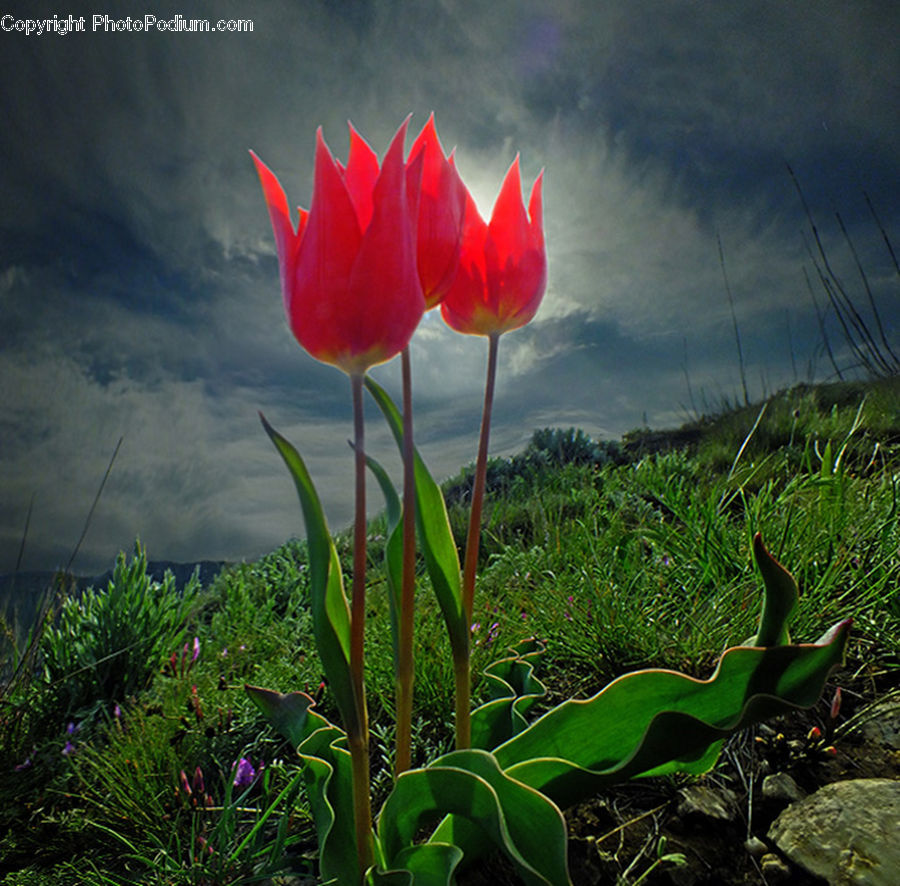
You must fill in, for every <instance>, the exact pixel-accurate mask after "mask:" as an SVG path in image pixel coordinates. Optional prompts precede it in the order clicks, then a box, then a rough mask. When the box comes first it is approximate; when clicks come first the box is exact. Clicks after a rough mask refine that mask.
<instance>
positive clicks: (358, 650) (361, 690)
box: [347, 373, 374, 881]
mask: <svg viewBox="0 0 900 886" xmlns="http://www.w3.org/2000/svg"><path fill="white" fill-rule="evenodd" d="M350 387H351V391H352V394H353V446H354V453H355V455H356V514H355V521H354V527H353V598H352V601H351V608H350V679H351V680H352V682H353V695H354V699H355V701H356V720H357V724H358V730H359V731H358V733H354V734H348V735H347V744H348V745H349V748H350V757H351V762H352V768H353V814H354V825H355V829H356V853H357V859H358V860H359V869H360V881H362V877H363V875H364V873H365V871H366V870H368V869H369V868H370V867H371V866H372V863H373V858H374V849H373V845H372V805H371V799H370V797H369V717H368V712H367V710H366V685H365V674H364V667H363V666H364V640H365V632H366V454H365V433H364V422H363V374H361V373H360V374H356V375H351V376H350Z"/></svg>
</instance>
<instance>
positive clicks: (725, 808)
mask: <svg viewBox="0 0 900 886" xmlns="http://www.w3.org/2000/svg"><path fill="white" fill-rule="evenodd" d="M678 795H679V798H680V799H679V801H678V815H679V816H681V817H682V818H687V817H689V816H701V817H704V818H715V819H718V820H719V821H734V819H735V818H737V814H738V801H737V796H736V795H735V793H734V791H730V790H729V789H728V788H710V787H707V786H706V785H702V784H695V785H691V786H690V787H688V788H684V789H682V790H680V791H679V792H678Z"/></svg>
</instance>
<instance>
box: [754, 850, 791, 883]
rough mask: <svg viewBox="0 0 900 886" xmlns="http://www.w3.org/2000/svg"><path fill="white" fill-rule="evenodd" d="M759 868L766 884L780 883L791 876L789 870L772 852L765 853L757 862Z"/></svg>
mask: <svg viewBox="0 0 900 886" xmlns="http://www.w3.org/2000/svg"><path fill="white" fill-rule="evenodd" d="M759 867H760V870H761V871H762V872H763V876H764V877H765V878H766V882H767V883H781V882H783V881H785V880H787V878H788V877H790V875H791V869H790V868H789V867H788V866H787V865H786V864H785V863H784V862H783V861H782V860H781V859H780V858H779V857H778V856H777V855H776V854H775V853H774V852H767V853H766V854H765V855H764V856H763V857H762V858H761V859H760V860H759Z"/></svg>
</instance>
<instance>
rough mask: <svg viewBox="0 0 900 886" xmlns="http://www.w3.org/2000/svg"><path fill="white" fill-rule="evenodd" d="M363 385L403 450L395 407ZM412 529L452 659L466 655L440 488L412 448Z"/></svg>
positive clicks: (465, 629)
mask: <svg viewBox="0 0 900 886" xmlns="http://www.w3.org/2000/svg"><path fill="white" fill-rule="evenodd" d="M365 384H366V388H367V389H368V391H369V393H370V394H371V395H372V396H373V397H374V398H375V402H376V403H377V404H378V407H379V408H380V409H381V411H382V413H383V414H384V417H385V419H386V420H387V423H388V426H389V427H390V429H391V432H392V433H393V435H394V439H395V440H396V441H397V446H398V447H399V448H400V452H401V455H402V452H403V420H402V418H401V416H400V413H399V411H398V410H397V407H396V406H395V405H394V404H393V402H392V401H391V398H390V397H389V396H388V395H387V392H386V391H385V390H384V389H383V388H381V387H380V386H379V385H378V384H377V383H376V382H374V381H372V379H371V378H369V377H368V376H366V379H365ZM415 479H416V528H417V529H418V533H419V540H420V543H421V545H422V553H423V555H424V557H425V566H426V568H427V569H428V575H429V577H430V578H431V584H432V587H433V588H434V592H435V595H436V596H437V601H438V605H439V606H440V608H441V613H442V614H443V616H444V621H445V622H446V624H447V631H448V633H449V634H450V646H451V649H452V650H453V655H454V658H456V659H457V660H460V659H461V658H465V657H466V656H467V655H468V648H469V626H468V624H467V623H466V616H465V610H464V608H463V602H462V588H461V585H460V570H459V554H458V552H457V550H456V542H455V541H454V539H453V533H452V532H451V530H450V520H449V518H448V517H447V507H446V505H445V503H444V497H443V495H442V494H441V489H440V487H439V486H438V485H437V483H435V482H434V479H433V478H432V476H431V474H429V473H428V468H426V467H425V463H424V462H423V461H422V458H421V456H420V455H419V453H418V450H416V454H415Z"/></svg>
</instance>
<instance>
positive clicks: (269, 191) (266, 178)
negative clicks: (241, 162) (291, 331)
mask: <svg viewBox="0 0 900 886" xmlns="http://www.w3.org/2000/svg"><path fill="white" fill-rule="evenodd" d="M250 156H251V157H252V158H253V163H254V164H255V166H256V172H257V174H258V175H259V181H260V183H261V184H262V189H263V196H264V197H265V200H266V206H267V207H268V209H269V218H270V219H271V222H272V230H273V232H274V233H275V247H276V250H277V252H278V271H279V275H280V277H281V294H282V297H283V298H284V306H285V313H287V312H288V291H289V288H288V280H290V279H291V272H292V269H293V266H294V262H295V261H296V258H297V251H298V249H299V247H300V241H301V239H302V238H303V231H304V228H305V227H306V220H307V218H308V216H309V213H308V212H306V210H304V209H300V210H299V212H300V220H299V227H298V230H297V233H296V234H295V233H294V226H293V224H292V223H291V214H290V212H289V211H288V202H287V196H286V195H285V193H284V188H282V186H281V183H280V182H279V181H278V179H277V178H276V176H275V174H274V173H273V172H272V170H270V169H269V167H268V166H266V164H265V163H263V162H262V160H260V159H259V157H258V156H257V155H256V154H255V153H254V152H253V151H251V152H250Z"/></svg>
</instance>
